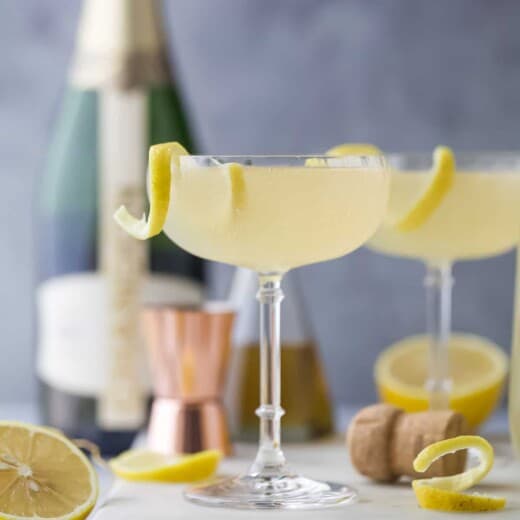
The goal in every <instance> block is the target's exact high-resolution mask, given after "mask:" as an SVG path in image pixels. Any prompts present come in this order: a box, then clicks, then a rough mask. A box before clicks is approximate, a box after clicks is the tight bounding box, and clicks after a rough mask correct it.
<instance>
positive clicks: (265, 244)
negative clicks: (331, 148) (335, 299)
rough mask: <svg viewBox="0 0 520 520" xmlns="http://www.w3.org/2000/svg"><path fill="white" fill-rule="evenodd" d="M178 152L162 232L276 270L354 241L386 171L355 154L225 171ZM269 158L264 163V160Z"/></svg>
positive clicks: (375, 207) (370, 214)
mask: <svg viewBox="0 0 520 520" xmlns="http://www.w3.org/2000/svg"><path fill="white" fill-rule="evenodd" d="M221 160H222V161H224V162H225V163H224V164H223V165H221V166H215V165H211V164H208V165H204V164H203V163H204V159H199V158H197V157H192V156H185V157H181V159H180V171H179V172H178V175H174V177H173V183H172V192H171V205H170V211H169V213H168V217H167V220H166V223H165V226H164V231H165V233H166V234H167V235H168V236H169V237H170V238H171V239H172V240H173V241H174V242H175V243H177V244H178V245H180V246H181V247H182V248H183V249H186V250H187V251H189V252H190V253H193V254H195V255H197V256H201V257H203V258H206V259H208V260H216V261H218V262H225V263H229V264H232V265H238V266H241V267H247V268H249V269H252V270H254V271H257V272H260V273H261V272H277V273H283V272H285V271H287V270H289V269H292V268H294V267H298V266H302V265H307V264H311V263H315V262H321V261H324V260H330V259H332V258H337V257H340V256H343V255H346V254H347V253H350V252H351V251H353V250H354V249H356V248H358V247H359V246H361V245H362V244H363V243H365V242H366V240H367V239H368V238H370V236H371V235H372V234H373V233H374V232H375V230H376V228H377V226H378V225H379V223H380V222H381V219H382V218H383V216H384V211H385V206H386V201H387V197H388V184H389V181H388V174H387V172H385V171H384V170H383V169H381V168H370V165H367V166H362V165H361V163H356V161H355V159H343V160H342V159H341V158H335V159H329V163H330V165H329V166H327V167H306V166H305V161H304V159H302V160H300V161H299V163H298V162H296V161H295V164H294V165H291V166H287V165H285V164H283V162H282V161H276V159H273V160H269V161H268V160H265V161H260V163H262V162H264V163H265V164H260V165H258V166H256V165H255V166H247V165H244V166H241V167H240V170H238V175H235V176H233V173H234V172H232V171H231V172H230V169H229V167H228V166H226V163H227V164H235V163H234V162H233V161H235V160H239V159H236V158H233V157H224V158H221ZM268 162H269V163H271V164H267V163H268Z"/></svg>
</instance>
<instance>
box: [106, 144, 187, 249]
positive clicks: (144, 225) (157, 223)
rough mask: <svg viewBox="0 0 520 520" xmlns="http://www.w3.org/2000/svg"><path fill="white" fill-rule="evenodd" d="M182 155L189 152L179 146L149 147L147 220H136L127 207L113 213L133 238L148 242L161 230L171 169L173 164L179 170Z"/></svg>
mask: <svg viewBox="0 0 520 520" xmlns="http://www.w3.org/2000/svg"><path fill="white" fill-rule="evenodd" d="M181 155H188V152H187V151H186V150H185V149H184V148H183V147H182V146H181V145H180V144H179V143H162V144H156V145H154V146H151V147H150V153H149V167H150V179H149V193H150V212H149V215H148V218H146V216H144V215H143V217H142V218H141V219H137V218H135V217H134V216H133V215H131V214H130V213H129V212H128V210H127V209H126V207H125V206H121V207H120V208H119V209H118V210H117V211H116V212H115V214H114V218H115V220H116V222H117V223H118V224H119V225H120V226H121V227H122V228H123V229H124V230H125V231H126V232H127V233H128V234H130V235H132V236H133V237H134V238H137V239H139V240H146V239H147V238H151V237H153V236H155V235H158V234H159V233H160V232H161V231H162V228H163V226H164V222H165V221H166V217H167V215H168V208H169V205H170V185H171V171H170V168H171V167H172V165H173V166H176V168H177V170H178V169H179V157H180V156H181Z"/></svg>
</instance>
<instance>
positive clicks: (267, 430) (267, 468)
mask: <svg viewBox="0 0 520 520" xmlns="http://www.w3.org/2000/svg"><path fill="white" fill-rule="evenodd" d="M388 187H389V178H388V173H387V171H386V167H385V160H384V158H383V156H345V157H334V158H331V157H326V156H313V157H306V156H228V157H224V156H218V157H217V156H183V157H181V158H180V161H179V165H178V166H177V165H176V164H174V163H173V162H172V190H171V199H170V200H171V202H170V210H169V214H168V218H167V221H166V224H165V227H164V231H165V233H166V234H167V235H168V236H169V237H170V238H171V239H172V240H173V241H174V242H176V243H177V244H178V245H179V246H181V247H182V248H184V249H186V250H187V251H189V252H191V253H193V254H195V255H197V256H200V257H203V258H206V259H208V260H215V261H219V262H226V263H229V264H232V265H236V266H241V267H246V268H249V269H252V270H254V271H256V272H257V273H258V279H259V290H258V294H257V299H258V301H259V303H260V350H261V363H260V365H261V366H260V371H261V375H260V381H261V384H260V406H259V408H258V409H257V411H256V414H257V415H258V417H259V418H260V442H259V449H258V454H257V456H256V459H255V460H254V462H253V464H252V466H251V467H250V468H249V471H247V473H245V474H244V475H242V476H238V477H234V478H226V479H223V480H219V481H215V482H213V483H210V484H206V485H200V486H197V487H194V488H192V489H189V490H188V491H187V492H186V494H185V495H186V497H187V498H188V499H189V500H191V501H193V502H196V503H198V504H203V505H208V506H224V507H233V508H249V509H260V508H270V509H282V508H315V507H324V506H329V505H335V504H338V503H341V502H348V501H352V500H353V499H354V498H355V496H356V494H355V492H354V491H353V490H352V489H351V488H349V487H348V486H346V485H343V484H337V483H333V482H321V481H317V480H313V479H310V478H307V477H303V476H299V475H296V474H294V473H293V472H292V471H291V470H290V469H289V468H288V466H287V464H286V461H285V457H284V454H283V452H282V448H281V444H280V420H281V417H282V416H283V414H284V411H283V409H282V407H281V405H280V304H281V302H282V299H283V292H282V287H281V281H282V276H283V274H284V273H285V272H287V271H288V270H289V269H292V268H295V267H298V266H301V265H306V264H311V263H314V262H320V261H324V260H329V259H332V258H336V257H340V256H343V255H345V254H347V253H349V252H351V251H353V250H354V249H356V248H358V247H359V246H361V245H362V244H363V243H365V242H366V241H367V240H368V239H369V238H370V237H371V235H372V234H373V233H374V232H375V231H376V229H377V227H378V225H379V224H380V222H381V220H382V218H383V216H384V214H385V209H386V202H387V198H388Z"/></svg>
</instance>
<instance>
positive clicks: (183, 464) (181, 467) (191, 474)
mask: <svg viewBox="0 0 520 520" xmlns="http://www.w3.org/2000/svg"><path fill="white" fill-rule="evenodd" d="M221 458H222V453H221V452H220V451H218V450H206V451H201V452H199V453H194V454H192V455H179V456H172V455H164V454H162V453H156V452H153V451H147V450H130V451H127V452H125V453H122V454H121V455H119V457H116V458H115V459H112V460H111V461H110V467H111V468H112V471H113V472H114V473H115V474H116V475H117V476H118V477H120V478H122V479H124V480H133V481H148V482H196V481H198V480H203V479H206V478H209V477H211V476H212V475H214V474H215V472H216V470H217V467H218V465H219V462H220V459H221Z"/></svg>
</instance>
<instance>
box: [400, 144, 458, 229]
mask: <svg viewBox="0 0 520 520" xmlns="http://www.w3.org/2000/svg"><path fill="white" fill-rule="evenodd" d="M454 179H455V156H454V154H453V151H452V150H451V149H450V148H448V147H447V146H438V147H437V148H435V150H434V152H433V168H432V172H431V181H430V182H429V184H428V186H427V187H426V189H425V190H424V192H423V193H422V194H421V195H420V197H419V198H418V199H417V200H416V201H415V203H414V204H413V206H412V207H411V208H410V209H409V210H408V212H407V213H406V214H405V215H404V216H402V217H401V218H400V219H399V220H398V221H397V222H396V223H395V227H396V228H397V229H398V230H399V231H401V232H408V231H414V230H415V229H417V228H419V227H421V226H422V225H423V224H424V223H425V222H426V221H427V220H428V219H429V218H430V216H431V215H432V213H433V212H434V211H435V210H436V209H437V208H438V207H439V205H440V204H441V202H442V200H443V199H444V197H445V196H446V194H447V193H448V192H449V191H450V189H451V187H452V185H453V181H454Z"/></svg>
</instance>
